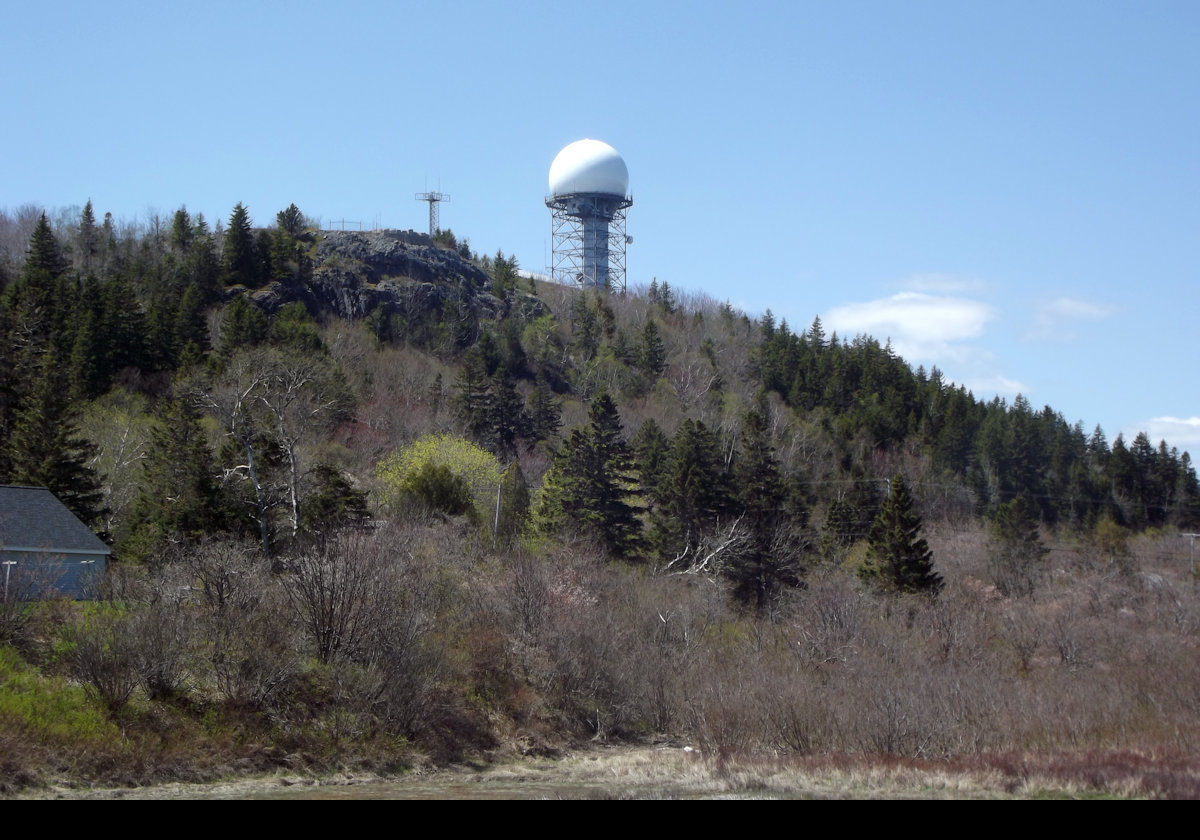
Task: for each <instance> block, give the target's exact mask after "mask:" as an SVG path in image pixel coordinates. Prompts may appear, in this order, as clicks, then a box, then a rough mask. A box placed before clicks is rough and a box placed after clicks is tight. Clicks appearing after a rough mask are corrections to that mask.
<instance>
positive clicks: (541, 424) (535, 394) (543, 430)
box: [528, 372, 562, 440]
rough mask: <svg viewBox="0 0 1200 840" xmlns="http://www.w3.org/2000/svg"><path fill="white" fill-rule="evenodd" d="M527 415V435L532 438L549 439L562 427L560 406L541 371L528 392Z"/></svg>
mask: <svg viewBox="0 0 1200 840" xmlns="http://www.w3.org/2000/svg"><path fill="white" fill-rule="evenodd" d="M528 416H529V436H530V437H531V438H533V440H549V439H550V438H552V437H554V436H555V435H557V434H558V430H559V429H560V428H562V406H561V404H560V403H559V400H558V398H556V397H555V396H554V391H553V390H551V388H550V383H548V382H547V381H546V376H545V374H543V373H541V372H539V373H538V375H537V380H536V381H535V382H534V384H533V391H531V392H530V394H529V403H528Z"/></svg>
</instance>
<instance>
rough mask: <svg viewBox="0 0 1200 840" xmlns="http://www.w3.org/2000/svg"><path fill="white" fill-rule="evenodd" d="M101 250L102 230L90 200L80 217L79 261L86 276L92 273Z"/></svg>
mask: <svg viewBox="0 0 1200 840" xmlns="http://www.w3.org/2000/svg"><path fill="white" fill-rule="evenodd" d="M99 250H100V229H99V228H97V227H96V213H95V211H93V210H92V200H91V199H90V198H89V199H88V202H87V204H85V205H84V206H83V213H81V214H80V216H79V261H80V269H81V270H82V271H83V273H84V274H87V273H89V272H91V270H92V260H94V259H95V257H96V254H97V253H99Z"/></svg>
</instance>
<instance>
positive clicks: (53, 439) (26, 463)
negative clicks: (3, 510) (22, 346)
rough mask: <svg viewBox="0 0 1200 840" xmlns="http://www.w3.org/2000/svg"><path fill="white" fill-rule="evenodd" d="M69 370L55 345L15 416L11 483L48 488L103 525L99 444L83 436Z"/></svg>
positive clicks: (87, 521) (87, 519) (90, 520)
mask: <svg viewBox="0 0 1200 840" xmlns="http://www.w3.org/2000/svg"><path fill="white" fill-rule="evenodd" d="M67 386H68V383H67V381H66V369H65V366H64V365H63V364H62V359H61V357H60V355H59V353H58V352H57V350H55V349H54V348H53V347H52V348H51V349H50V350H49V351H47V352H46V353H45V355H44V356H43V357H42V364H41V367H40V369H39V371H38V376H37V378H36V379H35V380H34V381H33V386H32V388H31V389H30V392H29V394H28V395H27V396H26V397H25V399H24V400H22V402H21V405H20V407H19V409H18V411H17V413H16V416H15V417H14V420H13V429H12V435H11V436H10V437H9V439H8V445H7V447H6V450H7V455H8V461H9V463H10V464H11V477H10V481H11V482H12V483H14V484H29V485H33V486H36V487H45V488H46V489H47V490H49V491H50V492H51V493H53V494H54V495H55V496H57V497H58V499H59V501H61V502H62V503H63V504H64V505H66V506H67V507H68V508H69V509H70V510H71V512H72V513H74V514H75V515H76V516H78V517H79V518H80V519H81V520H82V521H83V522H84V523H85V524H86V525H88V526H89V527H93V526H95V525H97V524H98V523H99V520H100V517H101V515H102V514H103V513H104V510H103V502H104V494H103V493H102V492H101V489H100V481H99V479H98V478H97V476H96V473H95V471H94V470H93V469H92V468H91V467H89V466H88V460H89V459H91V458H92V456H93V455H94V453H95V448H94V447H93V446H92V444H91V443H89V442H88V441H87V440H85V439H84V438H82V437H81V436H80V435H79V431H78V429H77V427H76V425H75V414H74V411H73V410H72V406H71V402H70V399H69V391H68V387H67Z"/></svg>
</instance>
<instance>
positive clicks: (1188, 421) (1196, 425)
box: [1122, 417, 1200, 452]
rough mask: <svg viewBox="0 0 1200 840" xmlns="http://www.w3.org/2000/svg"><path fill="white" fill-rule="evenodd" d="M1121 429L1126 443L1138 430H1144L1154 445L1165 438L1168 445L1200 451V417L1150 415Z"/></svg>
mask: <svg viewBox="0 0 1200 840" xmlns="http://www.w3.org/2000/svg"><path fill="white" fill-rule="evenodd" d="M1122 431H1123V432H1124V433H1125V442H1126V443H1128V442H1129V441H1131V440H1133V438H1134V437H1136V436H1137V434H1138V432H1145V433H1146V436H1147V437H1149V438H1150V442H1151V443H1153V444H1154V445H1155V446H1158V442H1159V441H1160V440H1165V441H1166V442H1167V445H1168V446H1177V447H1179V449H1180V450H1189V451H1191V452H1200V417H1151V418H1150V419H1149V420H1147V421H1146V422H1144V423H1138V424H1135V425H1133V426H1131V427H1130V428H1128V429H1123V430H1122Z"/></svg>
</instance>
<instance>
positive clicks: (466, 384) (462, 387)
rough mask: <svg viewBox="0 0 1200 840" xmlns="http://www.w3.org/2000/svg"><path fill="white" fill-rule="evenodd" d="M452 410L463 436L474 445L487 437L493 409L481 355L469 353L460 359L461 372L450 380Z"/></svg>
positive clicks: (485, 442) (489, 381)
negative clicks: (453, 392) (466, 434)
mask: <svg viewBox="0 0 1200 840" xmlns="http://www.w3.org/2000/svg"><path fill="white" fill-rule="evenodd" d="M454 390H455V395H454V411H455V414H456V415H457V417H458V420H459V422H461V423H462V424H463V426H465V427H466V429H467V433H468V434H469V435H470V436H471V438H473V439H474V440H475V441H476V442H478V443H483V444H485V445H486V444H487V441H488V438H489V437H490V434H489V432H490V428H491V414H492V407H493V397H492V387H491V380H490V379H489V378H488V375H487V372H486V370H485V366H484V361H483V356H482V355H481V354H480V353H479V352H477V351H475V350H472V351H470V352H469V353H467V355H466V356H465V357H464V358H463V366H462V370H460V371H459V372H458V376H457V377H456V378H455V380H454Z"/></svg>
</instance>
